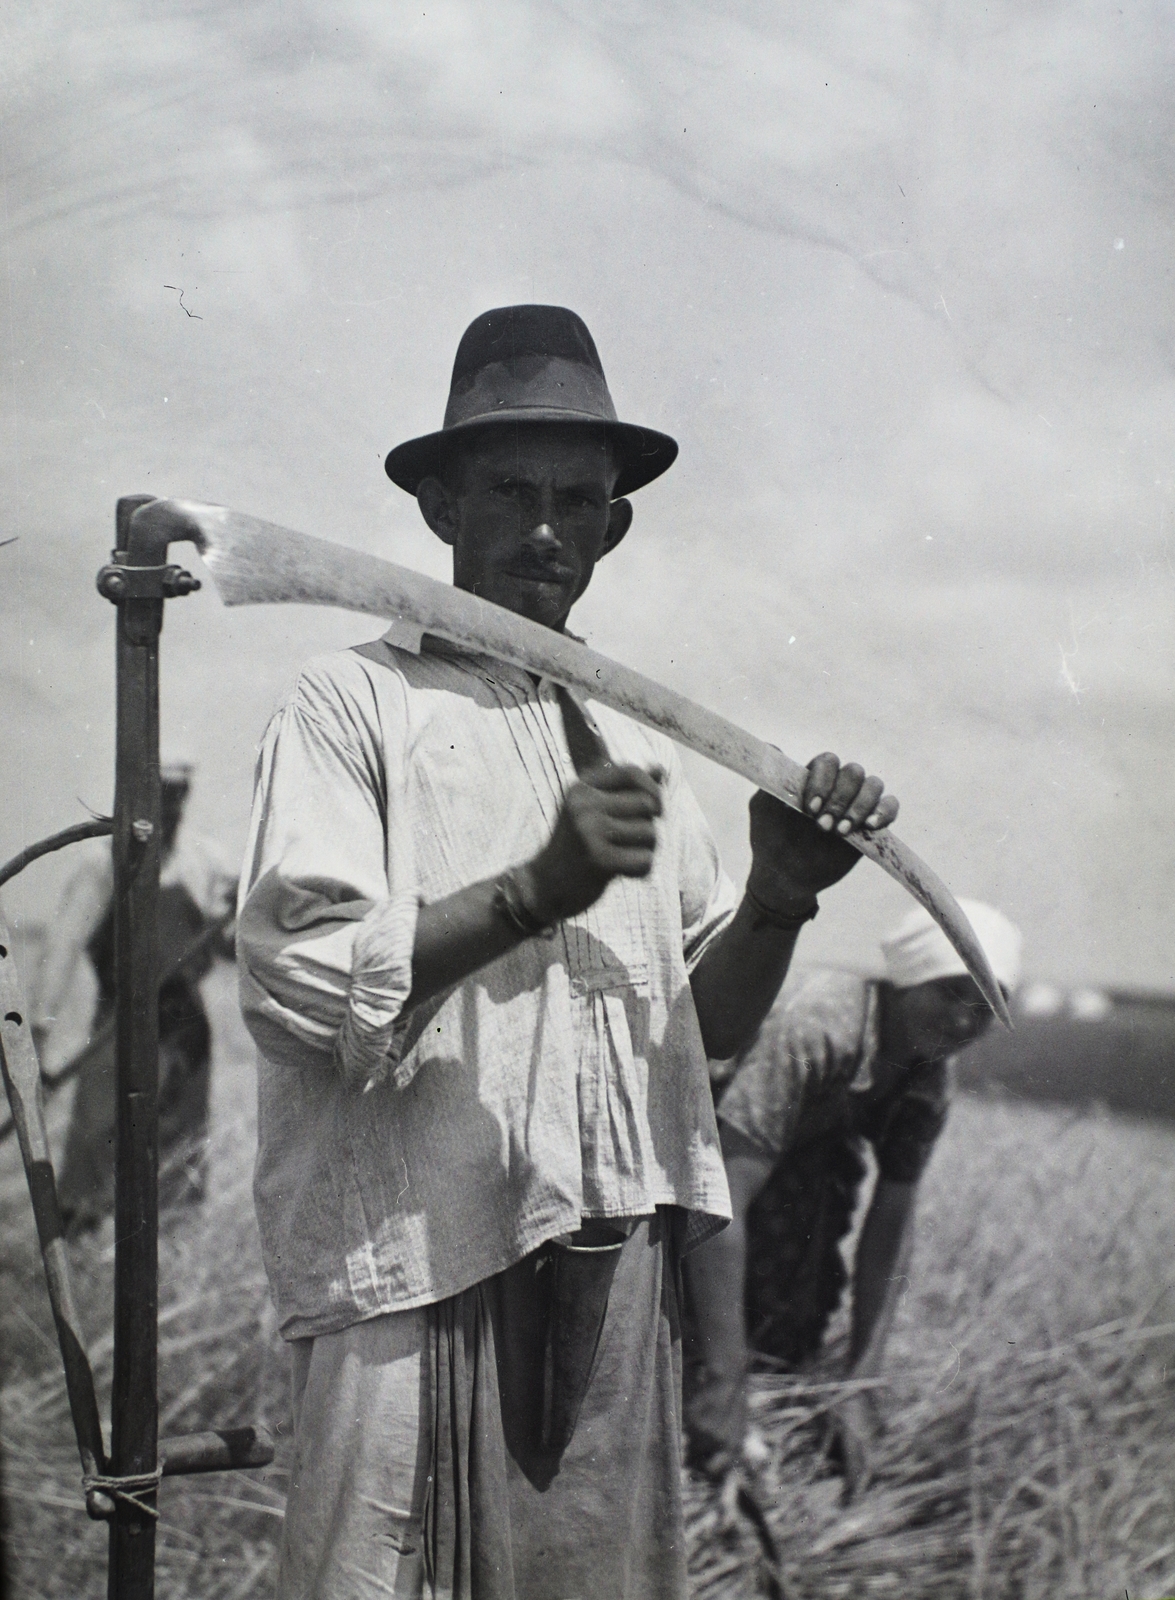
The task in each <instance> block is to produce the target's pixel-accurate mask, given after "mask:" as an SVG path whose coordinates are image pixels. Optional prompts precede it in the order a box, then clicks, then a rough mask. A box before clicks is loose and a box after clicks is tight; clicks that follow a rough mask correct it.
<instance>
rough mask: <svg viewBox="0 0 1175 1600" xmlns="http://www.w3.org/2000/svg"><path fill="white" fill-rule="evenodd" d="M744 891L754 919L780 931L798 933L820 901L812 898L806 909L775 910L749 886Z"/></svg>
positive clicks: (810, 918)
mask: <svg viewBox="0 0 1175 1600" xmlns="http://www.w3.org/2000/svg"><path fill="white" fill-rule="evenodd" d="M744 893H745V896H746V899H747V900H748V901H749V903H750V907H751V910H752V911H753V912H754V913H755V917H756V920H757V921H758V922H760V923H766V925H767V926H768V927H769V928H777V929H778V930H779V932H780V933H799V931H800V929H801V928H802V927H803V926H804V923H805V922H811V921H812V918H813V917H814V916H815V915H816V913H817V912H818V911H819V910H820V902H819V901H818V900H815V899H814V900H813V901H812V905H811V908H810V909H809V910H808V911H776V910H774V909H773V907H771V906H765V905H764V904H763V902H762V900H760V899H759V896H758V895H757V894H755V892H754V890H752V889H751V888H749V887H748V888H747V889H746V890H745V891H744Z"/></svg>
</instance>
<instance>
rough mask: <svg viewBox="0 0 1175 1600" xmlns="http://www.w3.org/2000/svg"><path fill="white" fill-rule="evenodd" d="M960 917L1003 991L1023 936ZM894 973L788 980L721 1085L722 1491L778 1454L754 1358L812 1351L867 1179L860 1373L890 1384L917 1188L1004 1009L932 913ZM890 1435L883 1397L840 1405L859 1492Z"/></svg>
mask: <svg viewBox="0 0 1175 1600" xmlns="http://www.w3.org/2000/svg"><path fill="white" fill-rule="evenodd" d="M960 905H961V906H962V908H963V910H964V911H965V912H966V914H967V916H968V918H969V919H970V921H971V925H972V926H973V928H974V929H975V932H976V934H977V936H978V938H979V941H980V943H981V944H982V945H983V947H984V950H985V951H986V953H987V957H988V960H989V961H990V963H991V966H992V970H993V971H994V973H995V975H996V977H997V979H998V980H999V982H1000V984H1001V986H1002V987H1003V989H1004V991H1005V994H1007V993H1010V991H1011V990H1012V989H1013V988H1014V987H1015V985H1016V983H1017V981H1018V978H1019V972H1020V944H1021V940H1020V933H1019V930H1018V929H1017V928H1015V927H1014V926H1013V924H1012V923H1011V922H1009V921H1008V919H1007V918H1006V917H1005V916H1004V915H1003V914H1002V913H1001V912H999V911H996V910H995V909H994V908H992V907H991V906H986V905H983V904H982V903H981V902H979V901H974V900H963V901H960ZM882 952H883V954H884V957H885V977H884V978H883V979H882V980H880V981H878V980H873V979H866V978H863V977H860V976H858V975H856V974H854V973H851V972H846V971H838V970H834V969H829V968H816V969H813V970H811V971H810V972H808V973H806V974H804V975H802V976H798V977H797V979H796V980H795V981H789V983H788V984H787V985H786V986H785V988H784V989H783V991H782V993H781V994H780V996H779V998H778V999H777V1000H776V1002H775V1004H774V1006H773V1007H772V1009H771V1010H770V1012H769V1013H768V1015H767V1017H766V1019H765V1020H764V1022H763V1024H762V1026H761V1027H760V1028H759V1030H758V1032H757V1034H756V1035H755V1037H754V1039H753V1040H752V1041H751V1043H750V1044H749V1045H748V1047H747V1048H746V1049H745V1050H744V1051H743V1052H742V1053H741V1055H740V1056H739V1057H738V1058H737V1060H736V1061H735V1062H734V1063H733V1067H732V1069H731V1070H730V1071H729V1073H726V1074H723V1075H722V1081H723V1082H724V1083H725V1084H726V1088H725V1092H724V1093H722V1094H721V1098H720V1099H719V1102H718V1127H719V1133H720V1137H721V1141H722V1154H723V1159H724V1161H725V1163H726V1175H727V1178H728V1179H729V1181H730V1196H731V1206H732V1208H733V1213H734V1220H733V1221H732V1223H731V1226H730V1227H729V1228H728V1229H726V1230H725V1232H724V1233H722V1234H720V1235H719V1236H718V1237H717V1238H715V1239H712V1240H709V1241H708V1242H707V1243H705V1244H704V1245H703V1246H702V1247H701V1248H700V1249H699V1250H697V1251H696V1252H695V1253H694V1254H692V1255H691V1256H690V1257H689V1260H688V1261H687V1262H686V1264H685V1276H686V1290H687V1305H688V1311H687V1319H686V1321H687V1330H688V1332H687V1339H686V1352H687V1353H686V1373H685V1420H686V1428H687V1431H688V1434H689V1445H690V1449H689V1454H690V1459H691V1462H692V1463H693V1464H694V1465H696V1466H698V1467H699V1468H701V1469H702V1470H703V1471H704V1472H706V1473H707V1475H708V1476H710V1477H711V1478H713V1479H715V1480H722V1479H723V1478H725V1477H727V1475H728V1474H730V1473H732V1472H733V1473H735V1474H736V1475H737V1474H739V1473H740V1472H742V1471H743V1469H744V1468H748V1469H750V1472H751V1476H752V1479H753V1478H754V1475H755V1471H756V1469H757V1468H760V1467H761V1466H762V1465H763V1463H764V1461H765V1458H766V1446H765V1444H764V1442H763V1440H762V1438H761V1436H760V1435H759V1434H758V1431H757V1430H756V1429H754V1428H751V1427H749V1426H748V1418H747V1370H748V1364H749V1349H748V1345H749V1346H750V1347H753V1348H754V1349H757V1350H760V1351H762V1352H763V1353H764V1354H766V1355H768V1356H771V1357H773V1358H775V1359H776V1360H782V1361H783V1362H785V1363H786V1364H787V1365H789V1366H793V1367H794V1366H798V1365H800V1364H801V1363H802V1362H803V1361H805V1360H807V1359H809V1358H811V1357H812V1356H814V1355H815V1354H816V1353H817V1351H818V1350H819V1347H820V1342H821V1339H822V1337H823V1334H824V1330H825V1327H826V1325H827V1323H828V1319H829V1317H830V1316H831V1314H832V1312H833V1311H834V1310H835V1309H836V1307H837V1305H838V1303H839V1301H840V1297H841V1293H842V1290H843V1287H844V1285H845V1282H846V1273H845V1269H844V1265H843V1262H842V1258H841V1251H840V1242H841V1239H842V1238H843V1237H844V1235H845V1234H846V1233H848V1231H849V1229H850V1227H851V1225H852V1220H853V1212H854V1208H855V1204H856V1199H857V1194H858V1190H859V1188H860V1185H861V1182H862V1179H863V1178H864V1176H865V1172H866V1168H865V1164H864V1162H863V1160H862V1150H863V1147H864V1144H865V1143H868V1144H869V1146H870V1147H871V1149H872V1151H873V1154H874V1156H875V1159H876V1163H877V1170H878V1176H877V1182H876V1186H875V1188H874V1191H873V1197H872V1201H871V1203H870V1206H869V1209H868V1212H867V1213H866V1216H865V1221H864V1224H863V1227H862V1229H861V1235H860V1240H859V1243H858V1246H857V1252H856V1259H855V1262H854V1266H853V1296H852V1327H851V1334H850V1343H849V1360H848V1372H847V1376H848V1377H850V1378H857V1379H862V1380H867V1379H875V1378H877V1377H878V1376H879V1374H880V1372H881V1368H882V1363H883V1360H884V1356H885V1347H886V1342H887V1339H888V1336H889V1331H890V1326H891V1324H892V1321H893V1316H894V1311H895V1309H896V1306H897V1303H898V1300H899V1298H900V1296H901V1292H902V1289H903V1287H904V1286H905V1285H906V1284H907V1283H908V1281H909V1279H908V1269H909V1262H910V1251H911V1247H912V1244H913V1229H912V1227H911V1222H912V1219H913V1216H914V1210H915V1203H916V1199H917V1192H918V1184H919V1180H920V1179H921V1177H922V1173H923V1171H924V1169H925V1167H926V1164H927V1162H928V1161H929V1159H930V1156H931V1153H932V1151H933V1149H934V1145H935V1141H936V1140H937V1138H938V1136H939V1134H940V1133H941V1132H942V1129H943V1126H944V1124H945V1122H946V1117H947V1109H948V1105H949V1100H950V1093H951V1084H952V1071H951V1064H952V1058H953V1056H954V1055H955V1054H956V1053H957V1052H958V1051H960V1050H963V1049H965V1048H966V1046H967V1045H969V1044H971V1043H973V1042H974V1041H975V1040H976V1039H978V1038H979V1037H980V1035H981V1034H982V1033H984V1032H985V1030H986V1029H987V1027H988V1026H989V1024H990V1022H991V1011H990V1009H989V1007H988V1005H987V1002H986V1001H985V1000H984V999H983V997H982V995H981V994H980V993H979V990H978V988H977V987H976V985H975V982H974V980H973V979H972V978H971V977H969V976H968V974H967V972H966V969H965V968H964V966H963V963H962V961H961V960H960V959H959V956H958V955H957V953H956V952H955V950H954V949H953V947H952V946H951V944H950V943H949V942H948V940H947V938H946V935H945V934H943V933H942V932H941V931H940V929H939V928H938V927H937V926H936V925H935V923H934V922H933V921H932V920H931V918H930V916H929V914H928V913H927V912H925V911H923V910H922V909H921V908H918V909H916V910H914V911H912V912H911V913H910V914H909V915H908V916H907V917H906V918H905V919H904V920H903V921H902V922H901V923H900V924H899V925H898V926H897V928H895V929H894V931H893V933H892V934H891V935H890V936H889V938H887V939H885V940H884V941H883V942H882ZM877 1428H878V1414H877V1412H876V1410H875V1406H874V1402H873V1399H872V1394H871V1391H870V1390H869V1389H867V1388H862V1389H861V1390H860V1391H858V1392H857V1393H856V1394H854V1395H853V1396H852V1397H851V1398H849V1399H847V1400H845V1401H843V1402H842V1403H841V1404H840V1405H839V1406H838V1407H837V1409H836V1411H835V1413H834V1418H833V1438H834V1444H835V1446H836V1447H837V1453H838V1454H839V1455H840V1456H841V1461H842V1465H843V1469H844V1473H845V1488H846V1497H847V1498H851V1496H852V1495H853V1494H854V1493H855V1492H856V1491H857V1490H858V1489H860V1488H861V1487H863V1486H864V1484H865V1482H866V1481H867V1477H868V1473H869V1453H870V1445H871V1443H872V1441H873V1439H874V1437H875V1435H876V1432H877Z"/></svg>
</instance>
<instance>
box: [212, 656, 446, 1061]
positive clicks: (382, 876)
mask: <svg viewBox="0 0 1175 1600" xmlns="http://www.w3.org/2000/svg"><path fill="white" fill-rule="evenodd" d="M335 676H336V675H331V676H328V675H327V674H325V673H322V672H316V671H315V670H314V668H313V667H311V668H309V669H307V671H306V672H304V673H303V674H302V676H301V678H300V679H299V681H298V685H297V688H296V689H295V692H294V694H293V696H292V697H291V699H290V701H289V703H288V704H287V705H286V706H285V708H284V709H283V710H282V711H280V712H279V713H278V714H277V715H276V716H275V717H274V719H273V720H272V722H271V723H270V725H269V728H268V729H267V731H266V734H265V738H264V741H263V743H262V747H261V751H260V755H259V757H258V762H257V771H256V779H255V789H254V798H253V815H252V822H251V826H250V834H249V842H248V846H247V848H246V855H245V865H244V870H243V873H242V878H241V891H240V902H239V929H238V960H239V967H240V976H241V1009H242V1011H243V1013H244V1016H245V1021H246V1023H247V1024H248V1027H249V1030H250V1032H251V1033H252V1035H253V1038H254V1040H255V1042H256V1043H257V1046H258V1048H259V1049H260V1050H261V1051H262V1053H263V1054H264V1055H265V1056H267V1057H268V1058H269V1059H270V1060H272V1061H276V1062H278V1063H285V1062H295V1061H296V1062H303V1061H305V1060H306V1059H307V1053H308V1051H309V1052H312V1053H315V1054H317V1055H319V1056H320V1057H321V1060H322V1064H323V1066H324V1068H327V1069H330V1068H332V1067H333V1068H334V1069H335V1070H337V1071H339V1072H340V1073H341V1074H342V1076H343V1077H344V1079H345V1080H346V1081H347V1082H348V1083H349V1084H352V1085H353V1086H354V1087H356V1088H362V1087H364V1086H366V1085H368V1084H370V1083H372V1082H376V1081H379V1080H380V1079H381V1078H382V1077H384V1076H385V1075H386V1074H387V1072H388V1071H389V1070H391V1069H392V1068H394V1067H395V1065H396V1062H397V1040H398V1037H399V1036H400V1035H401V1034H402V1031H403V1011H404V1005H405V1002H406V1001H407V999H408V995H409V992H410V990H411V987H412V948H413V943H414V940H415V936H416V913H417V905H418V895H417V887H416V879H415V872H414V867H413V858H412V837H411V829H410V827H409V824H408V819H407V816H406V807H405V805H404V803H403V783H402V770H403V748H404V728H403V727H401V728H398V729H397V728H392V729H388V728H387V727H383V726H381V725H380V721H379V714H378V712H377V709H376V707H375V704H374V697H373V696H371V693H370V685H369V684H368V683H367V680H366V677H365V675H364V673H363V670H362V667H361V666H360V665H359V664H358V663H356V666H355V674H354V676H355V681H354V683H353V684H352V683H350V682H348V683H346V684H345V685H344V684H340V683H338V682H336V681H334V678H335ZM365 691H366V692H365Z"/></svg>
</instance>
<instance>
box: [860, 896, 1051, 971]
mask: <svg viewBox="0 0 1175 1600" xmlns="http://www.w3.org/2000/svg"><path fill="white" fill-rule="evenodd" d="M959 905H960V907H961V908H962V910H963V913H964V915H965V916H966V918H967V920H968V922H970V924H971V926H972V927H973V928H974V929H975V933H976V937H977V938H978V940H979V942H980V944H981V945H982V946H983V948H984V951H985V953H986V955H987V959H988V960H989V961H990V962H991V970H992V971H993V972H994V973H995V975H996V977H997V979H998V980H999V982H1000V983H1001V984H1003V986H1004V988H1005V989H1007V990H1009V991H1011V990H1012V989H1014V988H1015V987H1016V985H1017V983H1018V982H1019V981H1020V951H1021V948H1022V946H1023V943H1024V940H1023V938H1022V936H1021V933H1020V930H1019V928H1018V927H1017V926H1016V924H1015V923H1014V922H1009V921H1008V919H1007V917H1005V916H1004V914H1003V912H1002V911H997V910H996V909H995V907H994V906H987V905H984V904H983V902H982V901H981V900H960V901H959ZM881 949H882V952H883V954H884V956H885V970H886V976H887V977H888V978H889V981H890V982H891V983H892V984H893V985H894V987H895V988H897V989H912V988H913V987H914V985H915V984H916V983H930V982H931V981H932V980H933V979H934V978H956V977H959V976H962V975H965V974H966V971H967V968H966V967H965V966H964V965H963V962H962V959H961V957H960V956H959V955H958V954H957V953H956V951H955V948H954V946H953V945H952V944H951V942H950V940H949V939H948V938H947V936H946V934H945V933H943V931H942V929H941V928H940V927H939V926H938V924H937V923H936V922H935V921H934V920H933V918H932V917H931V915H930V913H929V912H928V911H924V910H923V909H922V907H921V906H919V907H918V908H917V909H916V910H915V911H911V912H910V914H909V916H908V917H903V918H902V920H901V922H899V923H898V925H897V927H896V928H895V929H894V930H893V932H892V933H891V934H890V935H889V936H888V937H887V938H885V939H883V940H882V941H881Z"/></svg>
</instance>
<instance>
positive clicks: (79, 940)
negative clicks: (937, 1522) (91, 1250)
mask: <svg viewBox="0 0 1175 1600" xmlns="http://www.w3.org/2000/svg"><path fill="white" fill-rule="evenodd" d="M160 778H161V788H162V834H161V840H160V845H161V858H162V866H161V873H160V893H159V976H160V985H159V1170H160V1181H159V1199H160V1205H161V1207H163V1208H167V1207H170V1206H181V1205H187V1204H191V1203H194V1202H198V1201H199V1200H201V1199H202V1198H203V1194H204V1180H205V1167H206V1147H207V1140H208V1098H209V1068H210V1063H211V1050H212V1037H211V1032H210V1029H209V1026H208V1014H207V1012H206V1011H205V1009H204V1002H203V1000H202V999H201V997H200V980H201V979H202V978H203V977H204V976H205V974H206V973H207V972H208V970H209V968H210V967H211V965H212V963H213V961H214V960H215V958H216V957H217V956H218V955H219V956H224V957H231V954H232V942H231V933H230V932H229V927H230V922H231V917H232V908H233V903H234V899H235V893H236V884H235V880H234V878H233V877H232V875H231V874H230V873H229V872H227V871H226V870H225V868H224V866H223V864H222V863H221V861H220V859H219V856H218V853H217V851H216V849H215V847H214V846H213V845H212V844H210V843H209V841H207V840H205V839H202V838H201V837H200V836H199V835H197V834H195V833H193V832H192V831H191V830H190V829H187V828H183V827H181V823H182V819H183V814H184V806H185V804H186V802H187V798H188V793H189V790H190V788H191V780H192V767H191V763H190V762H188V761H186V760H176V761H169V762H167V763H165V764H164V765H163V766H162V767H161V769H160ZM83 963H88V964H89V966H90V968H91V970H92V972H93V976H94V980H95V982H96V985H97V991H98V995H97V1004H96V1009H95V1012H94V1017H93V1021H92V1024H91V1030H90V1031H91V1038H95V1039H96V1038H97V1036H98V1035H100V1034H103V1033H105V1034H106V1035H107V1039H106V1046H105V1048H101V1049H98V1050H96V1051H95V1052H94V1054H93V1056H92V1059H90V1060H89V1061H88V1062H87V1063H86V1065H85V1066H84V1067H83V1069H82V1071H81V1073H80V1074H79V1077H78V1084H77V1090H76V1093H75V1095H74V1101H73V1107H72V1110H71V1113H70V1121H69V1130H68V1133H67V1135H66V1142H65V1155H64V1159H63V1161H62V1163H61V1171H60V1175H59V1177H58V1183H57V1189H58V1195H59V1198H60V1201H61V1211H62V1217H63V1220H64V1222H65V1228H66V1233H67V1235H70V1236H76V1235H78V1234H80V1233H83V1232H85V1231H86V1230H87V1229H90V1228H95V1227H97V1226H98V1225H99V1223H101V1222H102V1220H103V1218H104V1217H106V1216H108V1215H109V1214H110V1213H111V1212H112V1211H113V1210H114V1131H115V1066H114V1035H113V1028H112V1026H111V1024H112V1021H113V1016H114V998H115V980H114V971H115V969H114V867H113V858H112V851H111V841H110V840H109V839H95V840H92V841H89V842H87V843H86V844H84V845H81V846H79V847H78V849H77V851H76V854H75V856H74V871H73V873H72V875H71V877H70V878H69V881H68V882H67V884H66V886H65V889H64V892H63V894H62V896H61V900H60V903H59V905H58V907H57V910H56V912H55V914H54V917H53V920H52V922H51V923H50V924H49V927H48V929H47V933H46V943H45V954H44V958H43V961H42V964H41V969H40V973H39V980H38V983H37V998H36V1003H35V1005H34V1008H33V1019H32V1028H33V1037H34V1041H35V1043H36V1045H37V1049H38V1054H39V1055H40V1056H41V1059H42V1060H44V1059H45V1053H46V1050H47V1049H51V1048H52V1045H53V1029H54V1024H55V1022H56V1020H57V1019H58V1017H59V1016H61V1015H62V1014H63V1013H64V1012H65V1010H66V1007H67V1005H68V1002H69V998H70V996H71V994H72V993H73V992H74V987H75V985H76V984H77V983H78V982H79V980H80V977H81V973H82V965H83Z"/></svg>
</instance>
